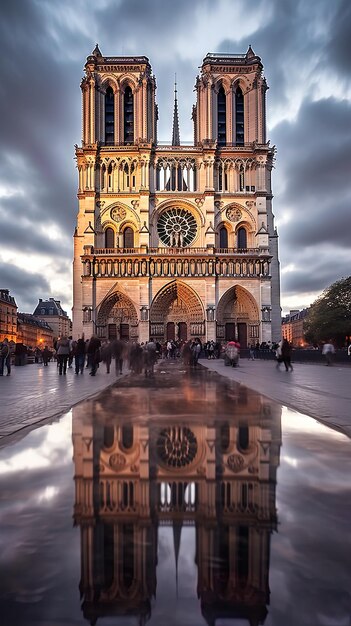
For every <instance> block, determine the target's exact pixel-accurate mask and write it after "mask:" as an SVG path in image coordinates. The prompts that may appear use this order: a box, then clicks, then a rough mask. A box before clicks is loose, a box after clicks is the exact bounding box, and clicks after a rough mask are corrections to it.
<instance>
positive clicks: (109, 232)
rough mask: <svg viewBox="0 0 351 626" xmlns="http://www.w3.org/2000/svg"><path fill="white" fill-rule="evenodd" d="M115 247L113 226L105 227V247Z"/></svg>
mask: <svg viewBox="0 0 351 626" xmlns="http://www.w3.org/2000/svg"><path fill="white" fill-rule="evenodd" d="M114 247H115V233H114V232H113V228H106V230H105V248H114Z"/></svg>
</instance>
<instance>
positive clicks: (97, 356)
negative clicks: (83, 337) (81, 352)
mask: <svg viewBox="0 0 351 626" xmlns="http://www.w3.org/2000/svg"><path fill="white" fill-rule="evenodd" d="M100 348H101V341H100V339H99V338H98V337H97V336H96V335H92V337H91V339H90V341H89V343H88V347H87V355H88V359H89V363H90V372H89V374H90V376H95V374H96V372H97V368H98V367H99V363H100V362H101V353H100Z"/></svg>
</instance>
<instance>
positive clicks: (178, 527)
mask: <svg viewBox="0 0 351 626" xmlns="http://www.w3.org/2000/svg"><path fill="white" fill-rule="evenodd" d="M172 145H174V144H172ZM181 534H182V522H179V521H174V522H173V547H174V559H175V566H176V597H177V598H178V557H179V550H180V539H181Z"/></svg>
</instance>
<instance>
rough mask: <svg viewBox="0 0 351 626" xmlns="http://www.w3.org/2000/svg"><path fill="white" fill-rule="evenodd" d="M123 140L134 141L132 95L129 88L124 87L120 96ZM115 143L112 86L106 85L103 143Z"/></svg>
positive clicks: (125, 141)
mask: <svg viewBox="0 0 351 626" xmlns="http://www.w3.org/2000/svg"><path fill="white" fill-rule="evenodd" d="M122 110H123V141H124V143H131V144H132V143H134V96H133V92H132V90H131V88H130V87H129V86H128V87H126V89H125V91H124V94H123V96H122ZM114 143H115V97H114V93H113V89H112V87H107V89H106V94H105V144H106V145H113V144H114Z"/></svg>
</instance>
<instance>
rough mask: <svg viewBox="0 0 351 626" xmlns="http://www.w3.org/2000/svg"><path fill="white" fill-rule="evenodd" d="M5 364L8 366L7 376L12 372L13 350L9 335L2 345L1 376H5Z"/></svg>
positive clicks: (0, 357)
mask: <svg viewBox="0 0 351 626" xmlns="http://www.w3.org/2000/svg"><path fill="white" fill-rule="evenodd" d="M5 366H6V368H7V376H10V374H11V350H10V344H9V340H8V339H7V337H5V339H4V340H3V342H2V344H1V345H0V376H4V370H5Z"/></svg>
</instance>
